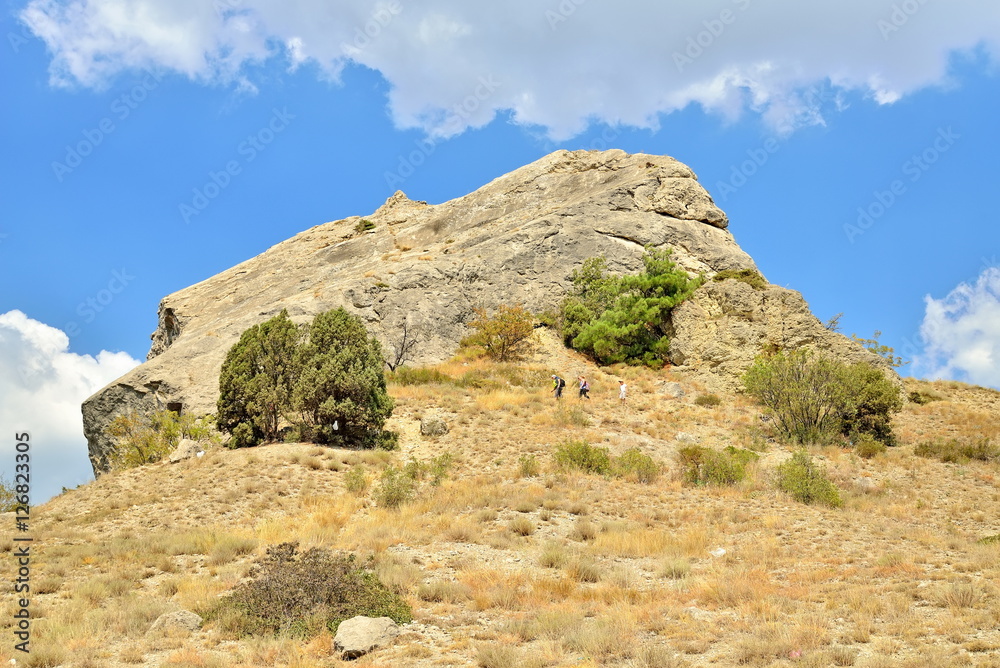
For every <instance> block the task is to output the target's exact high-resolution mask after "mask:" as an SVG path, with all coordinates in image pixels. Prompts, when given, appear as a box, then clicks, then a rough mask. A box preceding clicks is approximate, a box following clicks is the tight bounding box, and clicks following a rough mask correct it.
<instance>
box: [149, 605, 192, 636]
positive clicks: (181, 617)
mask: <svg viewBox="0 0 1000 668" xmlns="http://www.w3.org/2000/svg"><path fill="white" fill-rule="evenodd" d="M201 623H202V619H201V617H199V616H198V615H196V614H195V613H193V612H191V611H189V610H177V611H175V612H165V613H163V614H162V615H160V616H159V617H157V618H156V621H155V622H153V625H152V626H150V627H149V631H147V632H146V633H148V634H152V633H157V632H160V633H162V632H168V631H174V630H183V631H197V630H198V629H200V628H201Z"/></svg>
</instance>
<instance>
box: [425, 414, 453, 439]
mask: <svg viewBox="0 0 1000 668" xmlns="http://www.w3.org/2000/svg"><path fill="white" fill-rule="evenodd" d="M447 433H448V423H447V422H445V421H444V420H442V419H441V418H439V417H438V416H436V415H425V416H424V417H422V418H421V419H420V434H421V435H422V436H444V435H445V434H447Z"/></svg>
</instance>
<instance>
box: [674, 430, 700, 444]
mask: <svg viewBox="0 0 1000 668" xmlns="http://www.w3.org/2000/svg"><path fill="white" fill-rule="evenodd" d="M674 438H675V439H676V440H677V442H678V443H692V444H693V443H697V442H698V441H700V440H701V439H700V438H698V437H697V436H695V435H694V434H689V433H687V432H686V431H679V432H677V435H676V436H674Z"/></svg>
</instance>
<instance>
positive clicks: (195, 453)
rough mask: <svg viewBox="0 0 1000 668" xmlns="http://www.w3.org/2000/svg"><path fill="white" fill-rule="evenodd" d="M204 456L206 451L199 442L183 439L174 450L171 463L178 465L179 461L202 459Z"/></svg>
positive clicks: (171, 454)
mask: <svg viewBox="0 0 1000 668" xmlns="http://www.w3.org/2000/svg"><path fill="white" fill-rule="evenodd" d="M203 454H205V449H204V448H202V447H201V445H200V444H199V443H198V442H197V441H192V440H191V439H190V438H182V439H181V442H180V443H178V444H177V447H176V448H174V451H173V452H171V453H170V463H171V464H176V463H177V462H179V461H183V460H185V459H191V458H192V457H201V456H202V455H203Z"/></svg>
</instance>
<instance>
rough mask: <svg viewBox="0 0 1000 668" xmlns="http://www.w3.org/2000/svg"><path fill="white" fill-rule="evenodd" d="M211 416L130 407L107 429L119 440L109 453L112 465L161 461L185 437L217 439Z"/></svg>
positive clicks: (141, 464)
mask: <svg viewBox="0 0 1000 668" xmlns="http://www.w3.org/2000/svg"><path fill="white" fill-rule="evenodd" d="M211 421H212V420H211V417H196V416H194V415H191V414H185V415H178V414H177V413H176V412H174V411H168V410H158V411H153V412H152V413H149V414H143V413H139V412H138V411H134V410H133V411H129V412H128V413H123V414H122V415H119V416H117V417H115V419H114V420H112V421H111V423H110V424H108V426H107V428H106V430H105V433H107V435H108V436H110V437H111V439H112V441H113V442H114V444H115V448H114V451H113V452H112V453H111V455H110V456H109V460H110V464H111V467H112V468H114V469H127V468H133V467H136V466H143V465H145V464H152V463H154V462H158V461H160V460H161V459H163V458H164V457H166V456H167V455H168V454H170V452H171V451H172V450H173V449H174V448H176V447H177V445H178V443H180V440H181V439H182V438H190V439H193V440H205V439H212V440H217V437H218V434H217V433H216V432H215V431H214V430H213V429H212V428H211V426H210V424H209V423H210V422H211Z"/></svg>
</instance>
